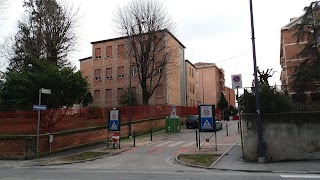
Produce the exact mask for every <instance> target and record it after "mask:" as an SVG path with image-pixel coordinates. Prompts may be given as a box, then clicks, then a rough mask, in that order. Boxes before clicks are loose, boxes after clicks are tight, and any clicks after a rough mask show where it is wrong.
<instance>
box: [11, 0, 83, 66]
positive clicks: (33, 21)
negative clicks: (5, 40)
mask: <svg viewBox="0 0 320 180" xmlns="http://www.w3.org/2000/svg"><path fill="white" fill-rule="evenodd" d="M24 7H25V12H26V16H25V19H23V20H22V21H20V22H19V24H18V32H17V34H16V35H15V36H14V38H13V45H12V50H13V55H12V56H11V58H10V59H9V68H10V69H15V70H19V69H21V68H27V67H32V66H33V65H34V64H35V63H36V62H39V61H40V62H41V61H47V62H50V63H51V64H56V65H57V66H59V67H63V66H66V65H69V62H68V60H67V56H68V54H69V53H70V52H71V51H74V50H75V49H74V47H75V44H76V40H77V35H76V34H75V28H76V24H77V21H78V19H77V13H78V10H75V11H74V10H73V8H72V7H68V6H62V5H61V4H59V3H58V2H57V1H56V0H27V1H24Z"/></svg>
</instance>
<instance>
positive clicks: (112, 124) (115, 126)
mask: <svg viewBox="0 0 320 180" xmlns="http://www.w3.org/2000/svg"><path fill="white" fill-rule="evenodd" d="M108 131H120V112H119V110H118V109H113V110H110V111H109V123H108Z"/></svg>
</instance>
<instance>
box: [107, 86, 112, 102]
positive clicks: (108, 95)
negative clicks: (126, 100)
mask: <svg viewBox="0 0 320 180" xmlns="http://www.w3.org/2000/svg"><path fill="white" fill-rule="evenodd" d="M106 101H112V89H106Z"/></svg>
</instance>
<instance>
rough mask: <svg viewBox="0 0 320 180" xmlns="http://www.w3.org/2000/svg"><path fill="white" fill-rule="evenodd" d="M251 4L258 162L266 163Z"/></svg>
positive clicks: (250, 0)
mask: <svg viewBox="0 0 320 180" xmlns="http://www.w3.org/2000/svg"><path fill="white" fill-rule="evenodd" d="M249 2H250V18H251V35H252V37H251V40H252V55H253V70H254V85H255V88H254V91H255V96H256V111H257V121H256V122H257V131H258V132H257V133H258V162H265V146H264V140H263V137H262V125H261V114H260V97H259V89H258V88H259V87H258V78H257V62H256V45H255V36H254V23H253V8H252V0H249Z"/></svg>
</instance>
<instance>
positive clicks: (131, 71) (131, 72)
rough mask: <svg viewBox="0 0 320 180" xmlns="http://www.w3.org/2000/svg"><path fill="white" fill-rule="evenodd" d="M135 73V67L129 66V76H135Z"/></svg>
mask: <svg viewBox="0 0 320 180" xmlns="http://www.w3.org/2000/svg"><path fill="white" fill-rule="evenodd" d="M136 74H137V67H135V66H131V68H130V75H131V77H133V76H135V75H136Z"/></svg>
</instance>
